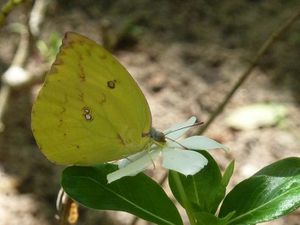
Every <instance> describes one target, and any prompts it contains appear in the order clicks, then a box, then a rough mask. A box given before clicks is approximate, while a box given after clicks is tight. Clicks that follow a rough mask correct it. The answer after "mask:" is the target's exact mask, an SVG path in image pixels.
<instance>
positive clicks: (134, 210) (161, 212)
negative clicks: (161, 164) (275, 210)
mask: <svg viewBox="0 0 300 225" xmlns="http://www.w3.org/2000/svg"><path fill="white" fill-rule="evenodd" d="M116 169H117V166H116V165H112V164H103V165H100V166H98V167H79V166H71V167H68V168H66V169H65V170H64V171H63V174H62V182H61V183H62V186H63V188H64V190H65V192H66V193H67V194H68V195H69V196H70V197H71V198H72V199H74V200H76V201H77V202H79V203H80V204H82V205H84V206H86V207H89V208H93V209H101V210H118V211H125V212H129V213H131V214H134V215H136V216H138V217H140V218H143V219H145V220H148V221H151V222H153V223H156V224H161V225H181V224H183V223H182V220H181V217H180V215H179V213H178V210H177V209H176V207H175V205H174V204H173V202H172V201H171V200H170V199H169V198H168V196H167V195H166V193H165V192H164V191H163V189H162V188H161V187H160V186H159V185H158V184H157V183H155V182H154V181H153V180H152V179H150V178H149V177H148V176H146V175H145V174H143V173H140V174H138V175H137V176H134V177H124V178H122V179H120V180H117V181H115V182H113V183H111V184H107V180H106V176H107V174H108V173H111V172H113V171H114V170H116Z"/></svg>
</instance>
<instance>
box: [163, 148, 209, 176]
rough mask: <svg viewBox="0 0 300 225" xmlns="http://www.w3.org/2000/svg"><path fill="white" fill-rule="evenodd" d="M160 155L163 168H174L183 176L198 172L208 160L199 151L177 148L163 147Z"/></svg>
mask: <svg viewBox="0 0 300 225" xmlns="http://www.w3.org/2000/svg"><path fill="white" fill-rule="evenodd" d="M162 157H163V163H162V166H163V167H164V168H166V169H170V170H175V171H177V172H179V173H182V174H184V175H185V176H187V175H194V174H196V173H198V172H199V171H200V170H201V169H202V168H203V167H204V166H206V165H207V163H208V160H207V159H206V158H205V157H204V156H203V155H201V154H200V153H199V152H195V151H190V150H183V149H177V148H167V149H164V150H163V151H162Z"/></svg>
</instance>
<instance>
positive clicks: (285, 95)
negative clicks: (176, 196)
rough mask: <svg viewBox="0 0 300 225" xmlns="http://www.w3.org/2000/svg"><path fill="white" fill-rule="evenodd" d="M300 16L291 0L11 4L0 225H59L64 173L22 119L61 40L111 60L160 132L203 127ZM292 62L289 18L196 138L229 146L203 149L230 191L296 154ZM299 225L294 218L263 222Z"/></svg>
mask: <svg viewBox="0 0 300 225" xmlns="http://www.w3.org/2000/svg"><path fill="white" fill-rule="evenodd" d="M6 2H7V1H5V0H0V7H1V8H2V7H3V6H4V5H5V4H6ZM299 9H300V2H299V1H298V0H289V1H284V0H273V1H267V0H261V1H259V0H231V1H217V0H211V1H205V0H197V1H196V0H188V1H181V0H173V1H171V0H168V1H167V0H166V1H151V0H132V1H125V0H115V1H92V0H86V1H79V0H73V1H69V0H60V1H55V0H36V1H29V0H28V1H24V3H22V4H20V5H18V6H16V7H15V8H14V9H13V10H12V12H11V13H10V14H9V15H8V16H7V18H5V22H4V23H3V24H2V27H1V30H0V72H1V73H0V75H1V87H0V129H1V131H0V225H15V224H18V225H19V224H22V225H40V224H44V225H48V224H56V223H57V222H56V220H55V217H54V216H55V214H56V208H55V201H56V195H57V193H58V191H59V188H60V185H59V182H60V172H61V170H62V167H59V166H56V165H53V164H51V163H50V162H49V161H47V160H46V159H45V157H44V156H43V155H42V154H41V152H40V151H39V150H38V148H37V146H36V144H35V141H34V138H33V136H32V133H31V129H30V112H31V107H32V103H33V101H34V98H35V96H36V94H37V91H38V90H39V88H40V87H41V84H42V82H43V79H44V77H45V75H46V72H47V70H48V69H49V68H50V65H51V62H53V60H54V58H55V55H56V53H57V50H58V47H59V45H60V41H61V38H62V37H63V35H64V33H65V32H67V31H73V32H78V33H80V34H83V35H85V36H87V37H89V38H91V39H93V40H95V41H97V42H98V43H102V44H103V45H104V46H105V47H106V48H107V49H109V50H110V51H111V52H113V53H114V55H115V56H116V57H117V58H118V59H119V60H120V61H121V62H122V64H123V65H125V67H126V68H127V69H128V71H129V72H130V73H131V74H132V76H133V77H134V78H135V79H136V81H137V82H138V84H139V85H140V87H141V89H142V90H143V92H144V94H145V95H146V98H147V100H148V102H149V105H150V108H151V111H152V116H153V126H154V127H156V128H158V129H161V130H163V129H165V128H167V127H169V126H170V125H172V124H174V123H176V122H181V121H184V120H186V119H187V118H189V117H190V116H192V115H195V116H197V117H198V119H199V120H200V121H204V122H205V121H207V119H208V118H209V116H210V115H211V114H212V112H213V111H214V110H215V109H216V108H217V106H218V105H219V104H220V103H221V102H222V100H223V99H224V97H225V96H226V94H227V93H228V92H229V91H230V89H231V88H232V86H233V85H234V83H235V82H236V81H237V80H238V78H239V77H240V75H241V74H242V73H243V72H244V71H245V69H246V68H247V66H249V64H250V61H251V60H252V59H253V57H254V55H255V54H256V52H257V50H258V49H259V48H260V46H261V45H262V44H263V42H264V41H265V40H266V39H267V38H268V36H269V35H270V34H271V33H272V32H273V31H274V30H275V29H277V28H278V27H279V26H280V25H281V24H283V23H284V22H285V21H286V20H287V19H288V18H289V17H290V16H291V15H293V14H294V13H296V12H297V10H298V11H299ZM28 30H30V32H31V35H29V34H28ZM299 58H300V21H297V22H296V23H295V24H294V25H293V27H291V29H290V30H288V31H287V32H286V33H285V34H284V35H283V37H282V38H281V39H280V40H279V41H278V42H276V44H275V45H274V47H273V48H272V49H271V50H270V51H268V53H267V54H266V55H265V56H264V57H263V58H262V59H261V60H260V62H259V65H258V67H256V69H255V70H254V71H253V73H252V74H251V76H250V78H249V79H248V80H247V81H246V82H245V83H244V84H243V85H242V87H241V88H240V89H239V91H238V92H237V93H236V94H235V95H234V97H233V99H232V100H231V101H230V103H229V104H228V105H227V106H226V109H225V111H224V112H223V113H222V114H221V115H220V116H219V117H218V119H217V120H216V121H215V122H214V123H213V124H212V126H210V127H209V129H208V130H207V132H206V133H205V135H206V136H208V137H210V138H213V139H215V140H217V141H219V142H221V143H223V144H225V145H227V146H228V147H229V148H230V149H231V151H230V153H228V154H226V153H224V152H222V151H214V152H212V154H213V156H214V157H215V159H216V160H217V162H218V163H219V165H220V167H221V168H222V169H224V168H225V167H226V165H228V163H229V162H230V161H231V160H233V159H235V161H236V170H235V172H234V175H233V179H232V181H231V187H232V186H233V185H235V184H237V183H238V182H240V181H242V180H243V179H245V178H247V177H249V176H251V175H252V174H254V173H255V172H256V171H257V170H259V169H261V168H262V167H264V166H266V165H268V164H270V163H272V162H274V161H276V160H279V159H282V158H286V157H289V156H298V157H299V156H300V141H299V140H300V120H299V118H300V64H299ZM151 173H152V174H154V175H155V177H159V176H160V175H157V174H156V173H157V171H154V172H151ZM79 213H80V220H79V222H78V224H89V225H96V224H97V225H100V224H105V225H109V224H121V225H123V224H124V225H125V224H132V225H133V224H145V222H143V221H138V222H132V220H133V217H132V216H130V215H127V214H125V213H116V212H97V211H93V210H85V209H83V208H80V209H79ZM299 224H300V211H299V210H298V211H296V212H294V213H293V214H291V215H289V216H287V217H284V218H281V219H278V220H276V221H274V222H269V223H265V225H299Z"/></svg>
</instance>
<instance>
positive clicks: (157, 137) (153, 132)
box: [149, 128, 166, 143]
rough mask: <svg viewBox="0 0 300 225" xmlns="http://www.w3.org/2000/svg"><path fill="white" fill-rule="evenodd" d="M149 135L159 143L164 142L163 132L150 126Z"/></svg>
mask: <svg viewBox="0 0 300 225" xmlns="http://www.w3.org/2000/svg"><path fill="white" fill-rule="evenodd" d="M149 136H150V137H151V138H152V139H153V140H154V141H157V142H160V143H164V142H166V137H165V134H164V133H163V132H160V131H157V130H155V129H154V128H151V130H150V132H149Z"/></svg>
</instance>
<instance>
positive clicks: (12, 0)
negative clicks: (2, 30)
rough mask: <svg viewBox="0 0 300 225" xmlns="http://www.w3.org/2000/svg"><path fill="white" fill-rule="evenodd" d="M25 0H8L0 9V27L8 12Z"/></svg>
mask: <svg viewBox="0 0 300 225" xmlns="http://www.w3.org/2000/svg"><path fill="white" fill-rule="evenodd" d="M24 1H25V0H9V1H8V2H6V4H5V5H4V6H3V7H2V8H1V10H0V27H2V26H3V24H4V22H5V20H6V17H7V16H8V14H9V13H10V12H11V11H12V10H13V9H14V8H16V7H17V6H18V5H20V4H21V3H23V2H24Z"/></svg>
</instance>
